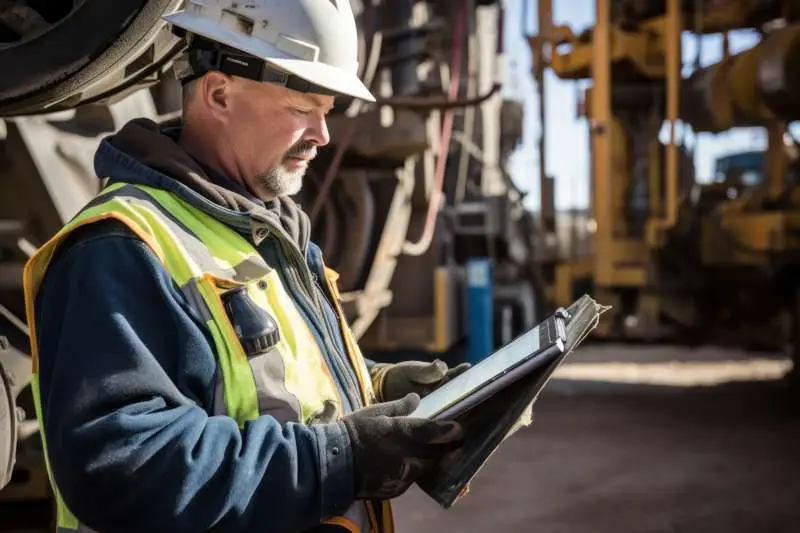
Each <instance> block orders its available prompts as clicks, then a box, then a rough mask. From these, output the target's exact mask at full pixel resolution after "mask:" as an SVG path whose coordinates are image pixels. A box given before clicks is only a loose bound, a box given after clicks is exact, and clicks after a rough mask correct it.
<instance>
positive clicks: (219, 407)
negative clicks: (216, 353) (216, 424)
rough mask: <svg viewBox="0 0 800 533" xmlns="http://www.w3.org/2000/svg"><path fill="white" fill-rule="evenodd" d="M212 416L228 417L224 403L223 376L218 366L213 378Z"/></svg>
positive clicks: (226, 405) (226, 406)
mask: <svg viewBox="0 0 800 533" xmlns="http://www.w3.org/2000/svg"><path fill="white" fill-rule="evenodd" d="M214 415H216V416H228V404H226V403H225V376H224V375H223V374H222V370H221V369H220V368H219V366H217V375H216V376H215V377H214Z"/></svg>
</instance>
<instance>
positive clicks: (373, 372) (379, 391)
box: [369, 363, 394, 402]
mask: <svg viewBox="0 0 800 533" xmlns="http://www.w3.org/2000/svg"><path fill="white" fill-rule="evenodd" d="M393 366H394V365H393V364H392V363H375V364H374V365H373V366H372V367H371V368H370V369H369V376H370V380H371V381H372V389H373V390H374V391H375V398H376V401H378V402H385V401H386V398H384V396H383V384H384V382H385V381H386V373H387V372H388V371H389V370H390V369H391V368H392V367H393Z"/></svg>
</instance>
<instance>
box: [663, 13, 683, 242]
mask: <svg viewBox="0 0 800 533" xmlns="http://www.w3.org/2000/svg"><path fill="white" fill-rule="evenodd" d="M681 19H682V14H681V6H680V0H668V1H667V20H666V38H667V43H666V44H667V120H668V121H669V144H668V145H667V169H666V176H667V183H666V185H667V198H666V200H667V201H666V216H665V219H664V223H665V224H664V225H665V226H666V227H667V228H671V227H672V226H674V225H675V222H676V221H677V219H678V145H677V143H676V142H675V141H676V139H675V137H676V135H675V128H676V126H677V120H678V110H679V106H680V84H681V32H682V31H681V30H682V27H681V26H682V22H683V21H682V20H681Z"/></svg>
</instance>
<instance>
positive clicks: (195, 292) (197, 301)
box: [180, 278, 213, 322]
mask: <svg viewBox="0 0 800 533" xmlns="http://www.w3.org/2000/svg"><path fill="white" fill-rule="evenodd" d="M180 289H181V292H182V293H183V295H184V296H185V297H186V300H187V301H188V302H189V305H190V306H192V308H193V309H194V310H195V311H197V314H198V315H200V318H201V319H202V320H203V322H208V321H209V320H211V319H212V318H213V316H212V315H211V310H210V309H209V308H208V304H206V301H205V300H203V295H202V294H200V288H199V287H198V286H197V279H196V278H192V279H190V280H189V281H187V282H186V283H185V284H184V285H183V287H181V288H180Z"/></svg>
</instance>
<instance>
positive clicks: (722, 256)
mask: <svg viewBox="0 0 800 533" xmlns="http://www.w3.org/2000/svg"><path fill="white" fill-rule="evenodd" d="M595 4H596V20H595V23H594V25H593V26H592V27H590V28H588V29H587V30H586V31H584V32H582V33H581V34H580V35H575V34H574V33H573V32H572V30H571V29H570V28H569V27H566V26H555V25H554V24H553V19H552V2H551V1H546V0H540V1H539V2H538V6H537V8H538V14H539V31H538V34H537V35H535V36H531V37H530V38H529V43H530V47H531V51H532V54H533V58H534V68H533V75H534V77H535V78H536V79H537V80H541V79H542V72H543V71H544V69H551V70H552V71H553V72H554V73H555V74H556V76H558V77H559V78H561V79H563V80H590V81H591V84H590V85H589V87H588V89H587V90H586V91H585V93H584V98H583V102H582V105H581V106H580V107H581V109H582V112H583V115H582V116H583V117H585V119H586V120H587V122H588V124H589V135H590V146H591V178H590V180H591V181H590V184H591V191H592V193H591V218H590V219H589V223H590V224H591V229H592V230H593V231H592V233H591V238H590V239H589V242H590V247H589V250H588V252H587V253H585V254H584V255H582V256H570V255H564V254H561V255H557V254H550V255H548V256H542V257H540V263H539V268H540V269H541V270H542V272H543V274H542V277H543V278H544V279H545V280H546V284H547V286H548V287H549V289H548V290H547V296H548V301H549V302H550V304H551V305H563V304H566V303H569V302H571V301H572V300H573V297H574V296H575V295H576V294H579V293H580V292H582V291H584V290H586V287H590V289H589V290H590V291H591V292H592V293H593V294H594V295H595V296H596V297H597V298H598V299H599V300H601V301H603V302H604V303H606V304H610V305H612V306H613V308H612V311H611V312H610V313H612V315H611V316H610V317H609V318H608V319H607V320H606V321H605V323H604V324H602V325H601V326H600V328H598V330H597V335H598V336H599V337H602V338H607V339H627V340H633V339H638V340H645V341H652V340H664V341H675V342H680V343H711V344H720V345H731V346H736V347H741V348H760V349H771V350H783V349H786V348H789V349H791V350H792V352H793V357H794V360H795V369H797V367H798V366H800V358H798V353H800V339H798V333H797V332H798V331H800V327H798V326H799V325H800V291H799V290H798V289H800V282H799V281H798V280H800V278H798V267H800V189H798V187H797V179H798V176H797V170H798V166H797V163H798V159H797V142H796V140H795V139H794V138H793V137H792V136H791V134H790V133H789V129H788V125H789V124H790V123H791V122H792V121H794V120H797V119H798V118H800V91H798V87H799V86H798V83H800V67H798V65H800V24H798V22H799V21H800V2H798V1H795V0H784V1H779V0H775V1H768V0H695V1H679V0H667V1H650V0H627V1H625V0H620V1H612V0H597V1H596V2H595ZM738 29H748V30H751V31H754V32H757V33H758V34H759V36H760V40H759V42H758V43H757V44H756V45H755V46H753V47H752V48H750V49H748V50H745V51H743V52H741V53H738V54H736V55H731V54H730V51H729V48H728V38H727V36H728V34H729V32H731V31H734V30H738ZM710 34H717V35H719V34H722V35H723V40H722V42H723V47H724V50H723V53H722V60H721V61H719V62H718V63H716V64H713V65H710V66H707V67H704V68H700V67H699V65H698V62H697V61H688V62H686V63H685V62H684V61H683V60H682V53H681V46H682V38H687V37H688V38H697V39H702V38H705V37H704V36H708V35H710ZM698 49H700V47H699V46H698ZM687 71H690V73H688V74H687ZM538 85H539V87H541V86H542V84H541V83H539V84H538ZM665 125H666V126H667V130H668V135H667V141H666V142H665V143H662V142H661V141H660V140H659V133H660V132H661V130H662V128H663V127H664V126H665ZM735 127H754V128H763V129H764V131H766V133H767V138H768V147H767V149H766V151H764V152H762V153H758V152H744V153H740V154H729V156H728V157H724V158H720V160H718V161H717V163H716V170H717V176H716V177H715V179H714V180H712V182H711V183H707V184H701V183H698V182H697V180H696V179H695V176H694V165H693V163H692V159H693V157H694V154H693V153H692V151H691V149H690V147H689V144H688V143H686V142H683V140H685V139H686V138H687V135H686V133H685V132H688V131H689V130H692V131H694V132H695V133H712V134H713V133H719V132H723V131H727V130H729V129H731V128H735ZM679 129H680V130H682V131H683V132H684V134H683V135H682V137H681V138H679V137H678V135H677V134H676V132H677V131H678V130H679ZM546 135H547V131H546V129H545V133H544V136H545V137H546ZM542 177H543V184H542V190H543V191H544V195H545V200H544V201H543V204H542V205H543V210H542V214H543V216H542V217H541V218H542V220H541V221H540V225H541V227H542V228H543V229H544V230H545V231H550V232H552V231H554V230H553V228H552V227H550V226H549V225H550V224H551V223H552V216H549V215H551V214H552V210H548V209H546V207H547V206H548V205H552V200H551V199H550V200H548V199H547V194H548V192H549V191H552V186H551V185H550V184H549V183H548V181H549V178H548V177H547V176H546V175H545V174H544V172H542ZM795 375H796V374H795Z"/></svg>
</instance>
